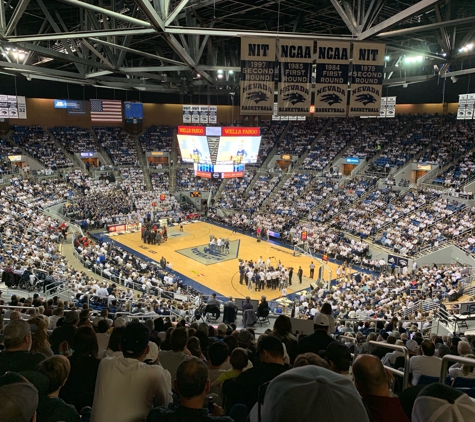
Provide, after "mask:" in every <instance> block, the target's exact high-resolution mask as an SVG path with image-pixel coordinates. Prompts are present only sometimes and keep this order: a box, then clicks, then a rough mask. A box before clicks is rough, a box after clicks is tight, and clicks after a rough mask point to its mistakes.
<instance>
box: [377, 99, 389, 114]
mask: <svg viewBox="0 0 475 422" xmlns="http://www.w3.org/2000/svg"><path fill="white" fill-rule="evenodd" d="M387 108H388V97H381V106H380V107H379V116H378V117H380V118H381V119H383V118H385V117H386V111H387Z"/></svg>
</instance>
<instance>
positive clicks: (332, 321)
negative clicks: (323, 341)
mask: <svg viewBox="0 0 475 422" xmlns="http://www.w3.org/2000/svg"><path fill="white" fill-rule="evenodd" d="M320 312H321V313H322V314H325V315H326V316H327V318H328V322H329V323H330V325H329V326H328V335H329V336H331V335H332V334H333V333H334V332H335V318H333V315H332V313H333V310H332V305H330V304H329V303H328V302H325V303H324V304H323V305H322V308H321V309H320Z"/></svg>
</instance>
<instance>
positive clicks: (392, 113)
mask: <svg viewBox="0 0 475 422" xmlns="http://www.w3.org/2000/svg"><path fill="white" fill-rule="evenodd" d="M396 98H397V97H386V118H388V119H390V118H394V117H396Z"/></svg>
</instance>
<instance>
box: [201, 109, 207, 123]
mask: <svg viewBox="0 0 475 422" xmlns="http://www.w3.org/2000/svg"><path fill="white" fill-rule="evenodd" d="M200 123H208V106H200Z"/></svg>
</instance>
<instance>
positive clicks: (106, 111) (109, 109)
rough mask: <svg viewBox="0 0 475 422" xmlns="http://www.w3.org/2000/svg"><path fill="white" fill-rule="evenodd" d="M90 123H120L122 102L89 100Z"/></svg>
mask: <svg viewBox="0 0 475 422" xmlns="http://www.w3.org/2000/svg"><path fill="white" fill-rule="evenodd" d="M91 122H122V101H120V100H91Z"/></svg>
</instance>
